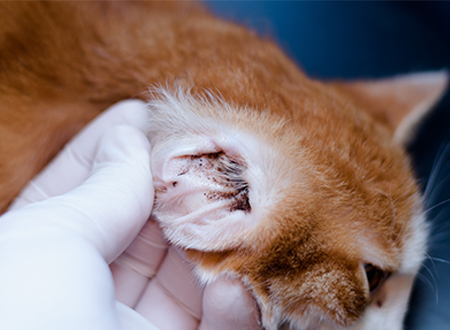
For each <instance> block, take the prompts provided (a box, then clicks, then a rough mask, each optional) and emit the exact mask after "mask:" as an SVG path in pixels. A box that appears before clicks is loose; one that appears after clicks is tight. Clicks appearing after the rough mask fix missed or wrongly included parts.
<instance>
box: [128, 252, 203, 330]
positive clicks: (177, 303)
mask: <svg viewBox="0 0 450 330" xmlns="http://www.w3.org/2000/svg"><path fill="white" fill-rule="evenodd" d="M202 295H203V293H202V289H201V287H200V286H199V283H198V280H197V279H196V278H195V276H194V274H193V273H192V266H191V265H190V264H189V263H188V262H187V261H186V260H184V259H183V258H182V257H181V256H180V255H179V253H178V252H177V251H176V250H175V249H174V248H169V251H168V255H167V257H166V258H165V259H164V262H163V263H162V265H161V267H160V269H159V270H158V272H157V274H156V277H155V278H153V279H152V280H151V281H150V283H149V285H148V287H147V289H146V291H145V292H144V293H143V295H142V297H141V299H140V300H139V302H138V304H137V305H136V308H135V309H136V311H137V312H138V313H140V314H141V315H143V316H144V317H146V318H147V319H148V320H150V321H151V322H152V323H153V324H155V325H156V326H158V327H159V328H161V329H197V327H198V323H199V319H200V317H201V314H202V303H201V301H202ZM168 310H169V311H171V315H170V317H168V315H167V311H168Z"/></svg>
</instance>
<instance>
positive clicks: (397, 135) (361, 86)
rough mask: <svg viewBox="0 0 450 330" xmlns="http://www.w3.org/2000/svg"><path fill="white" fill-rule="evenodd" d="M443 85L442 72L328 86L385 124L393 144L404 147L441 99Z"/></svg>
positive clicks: (443, 77) (446, 78) (446, 79)
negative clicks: (390, 133) (419, 124)
mask: <svg viewBox="0 0 450 330" xmlns="http://www.w3.org/2000/svg"><path fill="white" fill-rule="evenodd" d="M447 83H448V73H447V72H446V71H444V70H443V71H434V72H424V73H414V74H405V75H400V76H396V77H393V78H387V79H379V80H368V81H362V80H361V81H350V82H332V83H331V84H330V85H331V86H333V87H334V88H335V89H337V90H338V91H339V92H341V93H344V94H346V95H347V96H349V97H350V98H351V99H352V100H353V101H354V102H355V104H356V105H357V106H359V107H361V108H362V109H364V110H366V111H367V112H368V113H370V114H371V115H372V116H373V117H374V118H375V119H377V120H379V121H381V122H383V123H384V124H386V125H387V126H388V127H389V128H390V129H391V130H392V132H393V134H394V140H395V141H396V142H399V143H401V144H406V143H408V142H409V141H410V140H411V138H412V136H413V133H414V130H415V128H416V127H417V124H418V123H420V122H421V121H422V120H423V119H424V117H425V116H426V115H427V114H428V113H429V112H430V110H431V109H432V108H433V106H434V105H435V104H436V103H437V102H438V101H439V100H440V98H441V97H442V96H443V94H444V92H445V90H446V87H447Z"/></svg>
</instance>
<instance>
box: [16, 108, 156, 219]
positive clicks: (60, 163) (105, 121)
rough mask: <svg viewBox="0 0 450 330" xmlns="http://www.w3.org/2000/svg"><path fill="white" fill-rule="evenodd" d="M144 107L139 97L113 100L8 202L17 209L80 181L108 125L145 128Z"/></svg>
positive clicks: (66, 188)
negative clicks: (116, 101) (107, 107)
mask: <svg viewBox="0 0 450 330" xmlns="http://www.w3.org/2000/svg"><path fill="white" fill-rule="evenodd" d="M146 113H147V107H146V105H145V103H144V102H142V101H139V100H128V101H123V102H120V103H117V104H115V105H113V106H112V107H110V108H109V109H108V110H106V111H105V112H104V113H102V114H101V115H99V116H98V117H97V118H96V119H94V120H93V121H92V122H91V123H89V124H88V125H87V126H86V127H85V128H84V129H83V130H82V131H81V132H80V133H79V134H77V135H76V136H75V137H74V138H73V139H72V140H71V141H70V142H69V143H68V144H67V145H66V147H65V148H64V149H63V150H62V151H61V152H60V153H59V154H58V156H57V157H56V158H55V159H54V160H53V161H52V162H50V164H49V165H48V166H47V167H46V168H45V169H44V170H43V171H42V172H41V173H39V174H38V175H37V176H36V177H35V178H34V179H33V180H32V181H30V183H29V184H28V185H27V186H26V187H25V188H24V190H23V191H22V192H21V194H20V195H19V196H18V197H17V198H16V199H15V201H14V202H13V204H12V205H11V206H10V208H9V209H10V210H14V209H19V208H21V207H24V206H25V205H28V204H30V203H34V202H38V201H41V200H44V199H47V198H49V197H52V196H57V195H60V194H63V193H65V192H67V191H69V190H71V189H73V188H75V187H77V186H78V185H80V184H81V183H82V182H83V181H84V180H86V178H87V177H88V176H89V174H90V173H91V170H92V162H93V160H94V156H95V152H96V148H97V141H98V140H99V137H100V136H101V135H102V134H103V133H104V132H105V130H106V129H108V128H109V127H112V126H115V125H119V124H129V125H131V126H134V127H136V128H138V129H140V130H141V131H143V130H144V129H145V127H144V125H145V123H146Z"/></svg>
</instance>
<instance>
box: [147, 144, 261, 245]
mask: <svg viewBox="0 0 450 330" xmlns="http://www.w3.org/2000/svg"><path fill="white" fill-rule="evenodd" d="M153 159H154V163H153V175H154V184H155V187H156V205H155V210H154V213H155V215H156V217H157V218H158V221H159V222H160V224H161V227H162V228H163V229H164V232H165V234H166V235H167V236H168V238H169V239H170V240H171V241H172V242H173V243H175V244H177V245H179V246H183V247H185V248H190V249H196V250H202V251H217V250H223V249H229V248H232V247H235V246H237V245H239V244H241V243H242V242H243V240H244V238H245V237H246V235H248V231H249V228H250V227H251V225H252V224H253V223H254V222H255V221H254V220H255V217H254V216H253V214H252V207H251V202H250V198H251V197H250V195H251V194H250V191H249V190H250V187H249V185H248V182H247V179H246V172H247V171H248V166H247V164H246V162H245V160H244V158H243V157H242V156H240V155H239V143H237V142H236V143H234V142H233V141H231V140H230V139H226V140H225V139H222V140H221V141H219V142H217V141H214V139H213V138H211V137H207V136H196V137H193V138H183V139H180V140H178V141H176V142H175V141H172V143H170V145H168V147H167V148H159V151H156V152H155V153H154V155H153Z"/></svg>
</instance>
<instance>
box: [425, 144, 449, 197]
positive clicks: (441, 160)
mask: <svg viewBox="0 0 450 330" xmlns="http://www.w3.org/2000/svg"><path fill="white" fill-rule="evenodd" d="M449 152H450V144H446V145H444V144H441V146H440V147H439V150H438V152H437V154H436V157H435V159H434V162H433V165H432V167H431V171H430V175H429V179H428V181H427V183H426V186H425V190H424V193H423V196H424V199H425V200H430V199H429V197H430V196H429V194H430V192H431V191H432V190H434V188H435V183H436V181H437V178H438V177H439V173H440V171H441V168H442V167H443V165H444V164H445V158H446V157H445V155H446V154H447V153H449Z"/></svg>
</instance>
